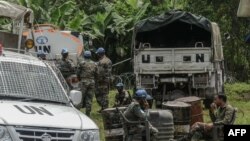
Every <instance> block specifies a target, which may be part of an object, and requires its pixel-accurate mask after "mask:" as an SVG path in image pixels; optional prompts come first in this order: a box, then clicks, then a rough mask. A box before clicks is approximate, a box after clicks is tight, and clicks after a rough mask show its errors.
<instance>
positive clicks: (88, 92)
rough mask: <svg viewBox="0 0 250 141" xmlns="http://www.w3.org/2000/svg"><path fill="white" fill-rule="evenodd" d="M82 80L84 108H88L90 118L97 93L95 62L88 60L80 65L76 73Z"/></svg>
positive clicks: (87, 112)
mask: <svg viewBox="0 0 250 141" xmlns="http://www.w3.org/2000/svg"><path fill="white" fill-rule="evenodd" d="M76 74H77V77H78V78H79V79H80V89H81V91H82V95H83V98H82V102H83V105H82V106H83V108H84V107H86V114H87V115H88V116H89V115H90V112H91V107H92V101H93V96H94V93H95V78H96V77H97V66H96V64H95V62H93V61H91V60H90V59H86V60H84V61H82V62H80V63H79V65H78V67H77V71H76Z"/></svg>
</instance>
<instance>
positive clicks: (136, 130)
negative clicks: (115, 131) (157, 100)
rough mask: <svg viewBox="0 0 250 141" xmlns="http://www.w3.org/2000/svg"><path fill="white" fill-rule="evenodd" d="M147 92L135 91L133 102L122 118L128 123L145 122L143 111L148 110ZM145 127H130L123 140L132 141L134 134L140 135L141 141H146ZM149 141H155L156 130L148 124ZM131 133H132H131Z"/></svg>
mask: <svg viewBox="0 0 250 141" xmlns="http://www.w3.org/2000/svg"><path fill="white" fill-rule="evenodd" d="M146 97H147V92H146V91H145V90H137V91H136V93H135V96H134V100H133V102H132V103H131V104H130V105H129V106H128V108H127V109H126V110H125V112H124V116H125V117H126V118H127V119H128V120H130V121H146V120H147V114H146V112H145V110H147V109H148V106H149V105H148V103H147V101H146ZM124 130H125V131H126V129H124ZM145 131H146V127H145V125H143V124H138V125H136V126H134V125H133V126H131V127H130V128H129V131H128V133H125V134H126V137H125V140H126V141H132V140H133V135H134V134H142V140H143V141H146V132H145ZM149 131H150V140H151V141H156V140H157V138H156V137H157V133H158V130H157V129H156V128H155V127H153V126H152V125H151V124H150V123H149ZM131 132H132V133H131Z"/></svg>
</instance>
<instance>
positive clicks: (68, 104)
mask: <svg viewBox="0 0 250 141" xmlns="http://www.w3.org/2000/svg"><path fill="white" fill-rule="evenodd" d="M81 97H82V95H81V92H79V91H75V90H73V91H71V92H70V93H69V96H68V94H67V92H66V91H65V89H64V87H63V85H62V83H61V81H60V79H59V78H58V77H57V74H56V72H55V71H54V70H53V68H52V66H51V65H50V64H49V63H46V62H43V61H41V60H39V59H38V58H36V57H33V56H31V55H30V56H29V55H23V54H19V53H14V52H9V51H3V52H1V54H0V110H1V113H0V140H5V141H53V140H56V141H99V140H100V139H99V129H98V127H97V126H96V124H95V123H94V122H93V121H92V120H91V119H90V118H89V117H87V116H85V115H84V114H83V113H81V112H80V111H78V110H77V109H76V108H74V106H77V105H79V104H80V102H81Z"/></svg>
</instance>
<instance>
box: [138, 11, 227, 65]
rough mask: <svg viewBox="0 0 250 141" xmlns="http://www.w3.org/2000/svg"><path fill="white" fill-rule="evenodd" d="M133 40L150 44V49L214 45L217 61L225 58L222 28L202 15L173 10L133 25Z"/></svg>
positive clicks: (215, 59)
mask: <svg viewBox="0 0 250 141" xmlns="http://www.w3.org/2000/svg"><path fill="white" fill-rule="evenodd" d="M134 35H135V36H134V38H135V40H136V42H134V44H135V47H136V48H138V45H139V43H149V44H150V45H151V48H194V47H195V46H196V45H195V44H196V43H197V42H202V43H203V46H204V47H212V48H214V49H213V51H214V55H213V56H214V61H221V60H223V58H224V57H223V51H222V42H221V35H220V30H219V27H218V25H217V24H216V23H214V22H211V21H210V20H208V19H207V18H205V17H203V16H197V15H194V14H192V13H189V12H185V11H180V10H172V11H169V12H165V13H163V14H161V15H158V16H154V17H150V18H147V19H144V20H142V21H139V22H138V23H137V24H136V25H135V27H134Z"/></svg>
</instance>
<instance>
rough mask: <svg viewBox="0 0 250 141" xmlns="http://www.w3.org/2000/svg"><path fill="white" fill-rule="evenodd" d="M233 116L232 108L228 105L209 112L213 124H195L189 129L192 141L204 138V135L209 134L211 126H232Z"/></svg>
mask: <svg viewBox="0 0 250 141" xmlns="http://www.w3.org/2000/svg"><path fill="white" fill-rule="evenodd" d="M233 114H234V108H233V107H232V106H230V105H225V106H224V107H223V108H222V107H219V108H218V109H217V110H216V111H214V112H212V111H211V110H210V111H209V115H210V118H211V120H212V122H213V123H202V122H196V123H195V124H194V125H193V126H192V127H191V133H190V134H191V137H192V139H191V140H192V141H198V140H200V139H201V138H203V137H204V134H206V135H207V134H210V133H211V131H212V128H213V125H214V124H216V125H225V124H232V123H231V122H232V118H233Z"/></svg>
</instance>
